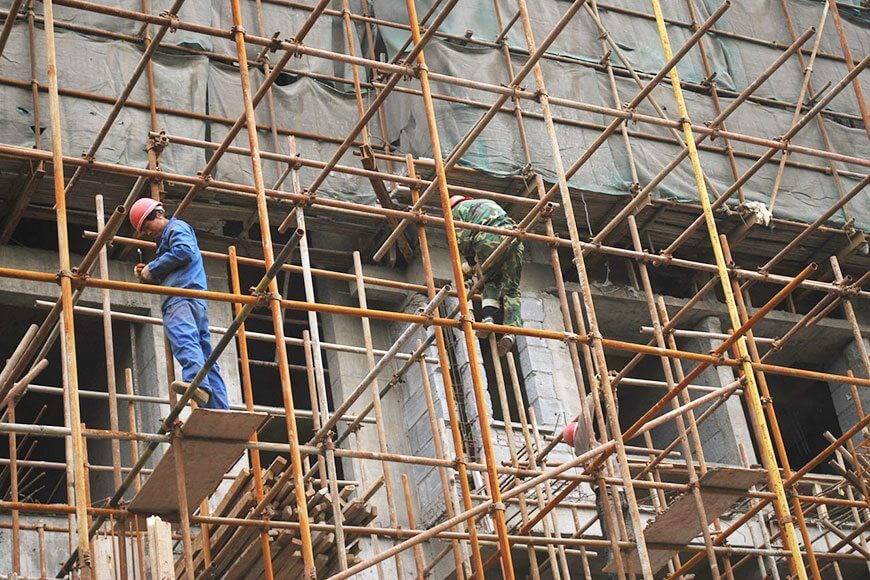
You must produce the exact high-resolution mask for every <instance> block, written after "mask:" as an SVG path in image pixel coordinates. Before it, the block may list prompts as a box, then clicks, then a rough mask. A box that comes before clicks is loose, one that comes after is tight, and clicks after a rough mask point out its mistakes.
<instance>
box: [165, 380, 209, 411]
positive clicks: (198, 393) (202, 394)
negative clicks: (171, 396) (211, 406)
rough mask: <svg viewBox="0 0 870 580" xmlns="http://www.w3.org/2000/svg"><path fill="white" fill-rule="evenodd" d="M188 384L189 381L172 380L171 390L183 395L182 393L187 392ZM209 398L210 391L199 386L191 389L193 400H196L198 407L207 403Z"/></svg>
mask: <svg viewBox="0 0 870 580" xmlns="http://www.w3.org/2000/svg"><path fill="white" fill-rule="evenodd" d="M189 386H190V383H185V382H182V381H173V382H172V390H173V391H175V393H176V394H177V395H184V393H185V392H187V388H188V387H189ZM210 399H211V393H209V392H208V391H206V390H205V389H203V388H201V387H196V390H195V391H193V400H194V401H196V404H197V405H199V406H200V407H202V406H203V405H207V404H208V402H209V400H210Z"/></svg>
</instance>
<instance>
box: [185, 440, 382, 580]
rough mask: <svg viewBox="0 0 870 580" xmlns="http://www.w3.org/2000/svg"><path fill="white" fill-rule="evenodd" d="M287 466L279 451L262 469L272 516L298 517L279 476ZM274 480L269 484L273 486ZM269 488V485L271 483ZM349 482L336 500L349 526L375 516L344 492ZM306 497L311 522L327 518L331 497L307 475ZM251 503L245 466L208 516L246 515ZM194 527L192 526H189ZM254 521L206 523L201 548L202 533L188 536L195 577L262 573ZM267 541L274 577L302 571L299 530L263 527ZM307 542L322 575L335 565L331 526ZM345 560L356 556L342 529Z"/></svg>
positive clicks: (288, 484) (291, 493)
mask: <svg viewBox="0 0 870 580" xmlns="http://www.w3.org/2000/svg"><path fill="white" fill-rule="evenodd" d="M285 469H287V462H286V460H285V459H283V458H281V457H279V458H277V459H275V461H274V462H272V464H271V465H270V466H269V468H268V469H265V470H263V491H264V494H265V495H266V496H269V494H270V491H271V492H272V500H271V502H270V503H269V505H268V506H267V507H266V510H265V511H266V513H268V514H269V517H270V520H271V521H272V522H281V521H285V522H294V523H295V522H298V521H299V518H298V517H297V515H296V494H295V489H294V486H293V483H292V481H291V480H290V478H289V477H288V478H285V479H286V480H285V481H281V475H282V473H283V472H284V470H285ZM276 485H277V486H278V487H277V488H275V486H276ZM273 488H274V489H273ZM353 491H354V488H353V486H343V487H342V488H341V489H340V490H339V494H338V495H339V497H338V498H337V501H338V502H339V503H340V505H341V509H342V514H343V517H342V523H343V524H344V525H349V526H367V525H369V524H371V522H372V521H373V520H374V519H375V517H377V510H376V509H375V508H374V507H373V506H369V505H367V504H366V503H364V502H362V501H359V500H352V499H350V496H351V495H352V493H353ZM306 497H307V500H308V514H309V519H310V521H311V523H318V524H328V525H331V524H332V523H333V517H332V514H333V500H332V497H331V496H330V494H329V492H328V491H327V490H326V489H321V488H318V487H315V484H314V482H313V480H308V481H307V489H306ZM256 505H257V498H256V490H255V488H254V478H253V474H252V473H251V471H250V470H248V469H244V470H242V471H240V472H239V474H238V475H237V476H236V478H235V479H234V480H233V483H232V484H231V485H230V487H229V489H228V490H227V493H226V494H225V495H224V497H223V499H222V500H221V502H220V504H219V505H218V507H217V508H216V509H215V510H214V512H213V513H210V514H209V515H211V516H216V517H225V518H239V519H243V518H245V517H247V516H248V515H249V514H250V513H251V511H252V510H253V509H254V508H255V507H256ZM195 529H196V528H195ZM261 529H262V528H260V527H254V526H238V525H231V526H226V525H214V526H208V547H207V549H206V550H203V542H202V539H203V534H202V530H201V528H200V534H199V536H197V537H196V538H195V539H194V541H193V566H194V576H195V577H196V578H197V579H207V578H222V579H228V580H241V579H248V578H265V564H264V561H263V548H262V543H261V538H260V530H261ZM267 534H268V538H269V546H270V548H271V556H272V570H273V573H274V577H275V578H293V577H297V576H301V575H302V567H303V563H302V543H301V540H300V538H299V532H298V531H297V530H295V529H290V528H275V527H273V528H271V529H269V530H268V533H267ZM311 536H312V537H311V540H312V545H313V548H314V557H315V563H316V565H317V570H318V576H328V575H331V574H332V573H333V571H337V570H338V555H337V553H336V545H335V534H334V533H333V532H331V531H319V530H312V533H311ZM346 536H347V537H346V543H347V548H346V551H347V556H348V563H349V565H351V566H352V565H353V564H355V563H357V562H359V561H360V558H359V557H358V556H357V555H356V554H357V553H358V552H359V545H358V542H357V537H354V536H348V535H346ZM175 575H176V578H183V577H184V557H183V555H182V556H180V557H179V558H178V559H177V560H176V562H175Z"/></svg>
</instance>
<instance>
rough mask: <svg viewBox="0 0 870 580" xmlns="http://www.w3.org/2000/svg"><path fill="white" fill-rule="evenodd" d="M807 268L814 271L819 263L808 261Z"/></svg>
mask: <svg viewBox="0 0 870 580" xmlns="http://www.w3.org/2000/svg"><path fill="white" fill-rule="evenodd" d="M807 268H809V269H810V270H812V271H813V272H815V271H816V270H818V269H819V265H818V264H817V263H816V262H812V263H810V265H809V266H807Z"/></svg>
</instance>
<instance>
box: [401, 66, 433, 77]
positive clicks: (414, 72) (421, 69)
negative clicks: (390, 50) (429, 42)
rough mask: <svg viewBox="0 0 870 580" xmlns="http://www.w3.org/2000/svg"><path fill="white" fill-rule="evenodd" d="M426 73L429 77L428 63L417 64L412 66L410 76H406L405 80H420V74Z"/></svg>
mask: <svg viewBox="0 0 870 580" xmlns="http://www.w3.org/2000/svg"><path fill="white" fill-rule="evenodd" d="M424 71H425V72H426V74H427V75H428V74H429V67H428V66H426V63H425V62H415V63H414V64H413V65H412V66H411V72H410V73H409V74H407V75H405V80H411V77H416V78H420V73H422V72H424Z"/></svg>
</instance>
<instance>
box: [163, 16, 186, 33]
mask: <svg viewBox="0 0 870 580" xmlns="http://www.w3.org/2000/svg"><path fill="white" fill-rule="evenodd" d="M160 16H161V17H162V18H168V19H169V32H171V33H173V34H175V33H176V32H177V31H178V25H179V24H180V23H181V19H180V18H179V17H178V14H173V13H172V12H170V11H169V10H164V11H163V12H161V13H160Z"/></svg>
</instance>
